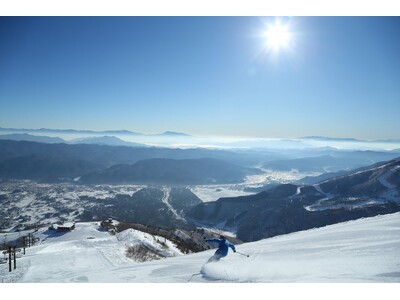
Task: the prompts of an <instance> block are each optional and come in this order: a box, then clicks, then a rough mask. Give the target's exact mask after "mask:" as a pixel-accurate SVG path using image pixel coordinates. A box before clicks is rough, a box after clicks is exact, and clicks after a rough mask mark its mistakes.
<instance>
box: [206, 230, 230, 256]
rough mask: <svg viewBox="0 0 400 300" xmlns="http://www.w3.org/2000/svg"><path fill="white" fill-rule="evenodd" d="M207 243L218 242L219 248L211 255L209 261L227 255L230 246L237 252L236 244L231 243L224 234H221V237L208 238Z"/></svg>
mask: <svg viewBox="0 0 400 300" xmlns="http://www.w3.org/2000/svg"><path fill="white" fill-rule="evenodd" d="M207 243H218V249H217V251H215V254H214V256H212V257H210V259H209V260H208V261H209V262H210V261H218V260H220V259H221V258H222V257H225V256H227V255H228V250H229V247H230V248H231V249H232V251H233V252H236V249H235V245H234V244H231V243H229V242H228V241H227V240H226V238H225V237H224V236H223V235H221V236H220V238H219V239H208V240H207Z"/></svg>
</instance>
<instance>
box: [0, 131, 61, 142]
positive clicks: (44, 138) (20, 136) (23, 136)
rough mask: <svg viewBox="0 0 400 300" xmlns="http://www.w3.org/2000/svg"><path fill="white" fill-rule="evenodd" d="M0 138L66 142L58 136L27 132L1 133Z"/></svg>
mask: <svg viewBox="0 0 400 300" xmlns="http://www.w3.org/2000/svg"><path fill="white" fill-rule="evenodd" d="M0 140H11V141H28V142H38V143H48V144H55V143H66V142H67V141H66V140H64V139H62V138H59V137H50V136H40V135H31V134H27V133H11V134H1V135H0Z"/></svg>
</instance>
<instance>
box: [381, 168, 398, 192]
mask: <svg viewBox="0 0 400 300" xmlns="http://www.w3.org/2000/svg"><path fill="white" fill-rule="evenodd" d="M395 170H396V167H394V168H392V169H390V170H388V171H387V172H385V173H384V174H382V175H381V176H379V178H378V180H379V182H380V183H381V184H382V185H383V186H384V187H386V188H388V189H390V190H392V189H395V188H396V185H394V184H392V183H390V182H389V181H388V180H387V177H388V176H389V175H390V174H391V173H392V172H394V171H395Z"/></svg>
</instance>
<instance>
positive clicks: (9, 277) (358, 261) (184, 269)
mask: <svg viewBox="0 0 400 300" xmlns="http://www.w3.org/2000/svg"><path fill="white" fill-rule="evenodd" d="M399 228H400V213H394V214H390V215H384V216H376V217H373V218H365V219H360V220H356V221H349V222H345V223H341V224H335V225H331V226H326V227H323V228H318V229H311V230H307V231H302V232H297V233H292V234H287V235H282V236H277V237H274V238H269V239H264V240H260V241H257V242H252V243H245V244H241V245H237V246H236V250H237V253H233V252H230V253H229V255H228V256H227V257H225V258H223V259H221V260H220V261H219V262H210V263H208V262H207V261H208V259H209V258H210V257H211V256H212V255H213V253H214V250H207V251H203V252H199V253H194V254H188V255H183V254H182V253H180V252H179V250H177V248H176V247H175V245H173V244H172V243H170V242H169V241H165V240H164V239H161V238H160V237H156V236H152V235H148V234H144V233H141V232H138V231H134V230H131V229H128V230H126V231H123V232H120V233H117V234H116V235H110V234H109V233H108V232H107V231H101V230H98V224H97V223H77V224H76V228H75V229H74V230H73V231H71V232H67V233H65V234H63V235H54V234H49V232H48V230H47V229H40V230H39V231H38V232H35V233H34V234H35V235H36V236H37V237H39V238H40V242H39V243H38V244H37V245H35V246H33V247H30V248H27V249H26V255H22V254H21V255H20V257H18V258H17V268H16V269H15V270H13V271H12V272H8V265H7V264H1V265H0V276H1V277H2V281H3V282H69V283H71V282H117V283H120V282H121V283H122V282H131V283H132V282H136V283H137V282H153V283H154V282H166V283H176V282H182V283H183V282H264V283H270V282H288V283H293V282H314V283H315V282H366V283H371V282H399V280H400V272H399V266H400V256H399V255H398V250H399V249H400V230H399ZM9 237H10V238H11V236H9ZM0 238H3V236H0ZM135 244H136V245H147V246H148V247H149V248H152V249H155V250H156V251H159V252H160V253H161V252H163V253H164V254H165V255H164V256H165V257H168V258H163V259H159V260H152V261H147V262H144V263H140V262H138V261H137V260H134V259H131V258H128V257H127V256H126V253H127V252H126V251H127V249H128V247H129V246H131V245H135ZM243 254H244V255H243ZM246 255H249V257H247V256H246Z"/></svg>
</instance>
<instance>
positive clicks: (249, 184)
mask: <svg viewBox="0 0 400 300" xmlns="http://www.w3.org/2000/svg"><path fill="white" fill-rule="evenodd" d="M263 171H264V174H261V175H249V176H247V177H246V178H245V181H244V182H243V183H240V184H221V185H197V186H192V187H190V190H191V191H192V193H194V194H195V195H196V196H197V197H199V198H200V199H201V200H202V201H203V202H211V201H217V200H218V199H219V198H225V197H239V196H247V195H251V194H254V193H255V192H249V191H246V188H258V187H262V186H265V185H268V184H278V183H290V182H294V181H296V180H299V179H301V178H304V177H305V176H316V175H320V173H300V172H298V171H296V170H292V171H287V172H286V171H273V170H263Z"/></svg>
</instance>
